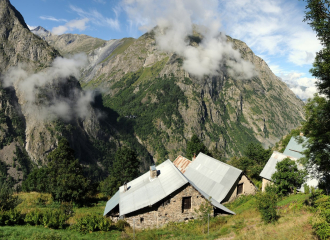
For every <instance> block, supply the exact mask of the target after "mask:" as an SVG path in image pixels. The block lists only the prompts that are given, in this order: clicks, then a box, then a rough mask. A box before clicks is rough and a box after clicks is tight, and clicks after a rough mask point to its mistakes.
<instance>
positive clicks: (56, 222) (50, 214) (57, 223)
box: [42, 209, 68, 229]
mask: <svg viewBox="0 0 330 240" xmlns="http://www.w3.org/2000/svg"><path fill="white" fill-rule="evenodd" d="M67 219H68V216H67V215H65V213H63V212H62V211H61V210H60V209H58V210H57V209H55V210H54V209H53V210H47V211H45V212H44V213H43V216H42V224H43V225H44V226H45V227H49V228H54V229H57V228H63V226H64V224H65V222H66V220H67Z"/></svg>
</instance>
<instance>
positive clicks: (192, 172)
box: [184, 153, 242, 203]
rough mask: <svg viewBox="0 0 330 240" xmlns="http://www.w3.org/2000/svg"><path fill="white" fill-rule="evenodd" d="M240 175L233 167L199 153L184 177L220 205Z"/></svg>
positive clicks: (239, 171)
mask: <svg viewBox="0 0 330 240" xmlns="http://www.w3.org/2000/svg"><path fill="white" fill-rule="evenodd" d="M241 173H242V171H241V170H239V169H237V168H235V167H233V166H230V165H228V164H226V163H223V162H221V161H219V160H216V159H214V158H212V157H210V156H207V155H205V154H203V153H199V154H198V156H197V157H196V159H195V160H194V161H192V162H191V163H190V164H189V166H188V167H187V168H186V171H185V173H184V176H185V177H187V179H188V180H189V182H191V183H192V184H193V185H194V186H195V187H197V189H200V190H202V191H203V192H205V194H207V195H208V196H212V198H214V199H215V200H216V201H217V202H218V203H221V201H223V200H224V198H225V197H226V196H227V194H228V192H229V191H230V189H231V188H232V187H233V185H234V184H235V182H236V181H237V179H238V178H239V176H240V175H241Z"/></svg>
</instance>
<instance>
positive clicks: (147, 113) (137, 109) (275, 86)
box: [59, 31, 303, 161]
mask: <svg viewBox="0 0 330 240" xmlns="http://www.w3.org/2000/svg"><path fill="white" fill-rule="evenodd" d="M154 35H155V33H154V32H153V31H151V32H150V33H147V34H145V35H143V36H141V37H140V38H139V39H121V40H111V41H109V42H107V43H106V44H105V45H104V46H102V47H100V48H97V49H95V50H94V51H91V52H90V54H89V62H90V64H89V65H88V66H87V67H85V68H84V69H83V76H82V77H81V78H80V82H81V84H82V86H83V88H85V89H97V88H100V89H102V90H103V92H104V94H103V100H104V104H105V105H106V106H107V107H109V108H111V109H112V110H114V112H115V113H116V114H117V115H116V117H118V118H117V119H116V122H117V124H119V125H120V126H122V127H124V128H125V127H126V128H127V129H128V131H129V133H130V134H131V135H134V136H135V138H136V139H137V140H138V141H139V142H140V143H141V144H143V145H144V146H145V147H146V148H147V149H148V151H149V153H150V154H151V155H152V156H153V158H154V160H155V161H157V160H163V159H164V158H167V157H170V158H171V159H172V158H173V159H174V158H175V156H177V155H178V154H183V155H184V154H185V146H186V142H187V140H189V139H190V138H191V136H192V135H193V134H194V133H195V134H197V135H198V136H199V137H200V138H201V139H202V140H203V142H204V143H205V145H206V146H207V147H208V148H209V149H210V150H215V149H216V150H218V151H220V152H225V154H226V156H230V155H233V154H240V153H241V152H242V150H243V149H244V148H245V146H246V144H247V143H248V142H250V141H259V142H261V143H263V144H264V146H266V147H267V146H270V145H272V144H274V143H275V142H277V141H278V140H279V139H280V138H281V137H282V136H283V135H285V134H287V133H288V132H289V131H290V129H292V128H295V127H297V126H298V125H300V121H301V120H302V119H303V114H302V112H303V102H302V101H301V100H300V99H298V98H297V97H296V96H295V95H294V93H293V92H292V91H291V90H290V89H289V88H288V87H287V85H286V84H285V83H284V82H282V81H281V80H280V79H279V78H278V77H276V76H275V75H274V74H273V73H272V71H271V70H270V69H269V67H268V65H267V63H266V62H265V61H263V60H262V59H261V58H260V57H258V56H256V55H254V53H253V52H252V51H251V49H250V48H249V47H248V46H247V45H246V44H245V43H244V42H242V41H239V40H236V39H232V38H230V37H228V36H227V41H229V42H231V43H232V44H233V47H234V48H235V49H238V50H239V52H240V54H241V56H242V58H243V59H245V60H247V61H249V62H251V63H252V64H253V65H254V67H255V70H256V73H257V74H256V76H255V77H253V78H250V79H246V80H239V79H236V78H234V77H232V76H231V75H230V74H229V73H228V69H226V68H219V71H218V74H217V75H208V76H204V77H203V78H197V77H194V76H192V75H190V74H189V73H188V72H186V71H185V70H184V69H183V67H182V62H183V58H182V57H181V56H179V55H177V54H176V53H173V52H163V51H160V50H159V48H158V47H157V44H156V40H155V37H154ZM191 39H192V41H191V45H192V46H198V41H195V39H196V38H191ZM59 50H60V49H59ZM102 53H103V54H102Z"/></svg>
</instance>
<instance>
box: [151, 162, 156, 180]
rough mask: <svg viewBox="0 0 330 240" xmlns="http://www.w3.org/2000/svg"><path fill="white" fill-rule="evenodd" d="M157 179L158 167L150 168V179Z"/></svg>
mask: <svg viewBox="0 0 330 240" xmlns="http://www.w3.org/2000/svg"><path fill="white" fill-rule="evenodd" d="M156 177H157V169H156V166H155V165H153V166H150V179H154V178H156Z"/></svg>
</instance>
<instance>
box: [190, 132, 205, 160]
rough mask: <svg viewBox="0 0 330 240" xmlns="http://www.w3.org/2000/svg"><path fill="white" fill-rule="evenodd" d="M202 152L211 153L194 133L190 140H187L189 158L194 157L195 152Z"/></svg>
mask: <svg viewBox="0 0 330 240" xmlns="http://www.w3.org/2000/svg"><path fill="white" fill-rule="evenodd" d="M200 152H202V153H205V154H209V151H208V150H207V148H206V146H205V145H204V143H203V142H202V141H201V140H199V138H198V137H197V135H196V134H194V135H193V136H192V137H191V139H190V141H188V142H187V148H186V154H187V158H189V159H192V158H193V156H194V154H196V155H197V154H198V153H200Z"/></svg>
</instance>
